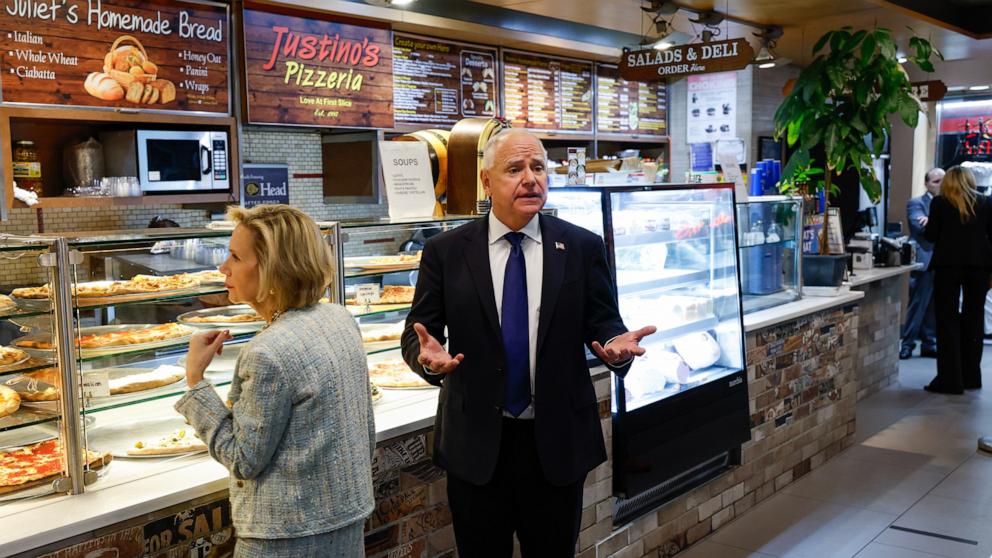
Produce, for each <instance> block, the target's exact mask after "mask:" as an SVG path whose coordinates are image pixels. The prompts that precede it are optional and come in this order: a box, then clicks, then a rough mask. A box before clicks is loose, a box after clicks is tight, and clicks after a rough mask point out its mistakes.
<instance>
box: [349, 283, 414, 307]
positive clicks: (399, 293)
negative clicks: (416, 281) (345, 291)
mask: <svg viewBox="0 0 992 558" xmlns="http://www.w3.org/2000/svg"><path fill="white" fill-rule="evenodd" d="M416 290H417V288H416V287H407V286H404V285H386V286H385V287H383V288H382V292H380V293H379V300H377V301H375V302H370V303H369V304H410V303H412V302H413V293H414V291H416ZM346 304H348V305H351V306H356V305H358V301H356V300H355V299H353V298H349V299H348V300H347V301H346Z"/></svg>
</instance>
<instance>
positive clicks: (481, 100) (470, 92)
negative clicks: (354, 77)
mask: <svg viewBox="0 0 992 558" xmlns="http://www.w3.org/2000/svg"><path fill="white" fill-rule="evenodd" d="M496 101H497V94H496V49H494V48H487V47H479V46H473V45H466V44H461V43H454V42H450V41H439V40H436V39H430V38H425V37H416V36H413V35H403V34H400V33H396V34H394V36H393V114H394V115H395V118H396V123H397V124H400V123H410V124H431V125H437V126H453V125H454V124H455V123H456V122H458V121H459V120H461V119H462V118H467V117H470V116H485V117H492V116H496V114H497V111H498V110H499V107H498V106H497V103H496Z"/></svg>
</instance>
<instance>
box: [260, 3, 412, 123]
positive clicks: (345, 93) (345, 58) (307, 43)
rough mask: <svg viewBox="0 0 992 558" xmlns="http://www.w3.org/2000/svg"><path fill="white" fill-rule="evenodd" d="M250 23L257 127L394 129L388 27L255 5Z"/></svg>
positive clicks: (390, 38) (391, 55)
mask: <svg viewBox="0 0 992 558" xmlns="http://www.w3.org/2000/svg"><path fill="white" fill-rule="evenodd" d="M244 26H245V33H244V37H245V71H246V72H247V87H246V90H247V96H248V119H249V120H250V121H251V122H257V123H264V124H294V125H302V126H339V127H345V128H392V127H393V49H392V43H393V41H392V32H391V31H390V29H389V28H388V27H384V26H377V24H374V23H371V22H353V21H350V20H348V21H345V20H340V21H338V20H332V19H325V16H323V15H317V14H313V13H302V12H299V13H297V12H287V13H270V12H266V11H259V10H255V9H249V8H247V7H246V8H245V11H244Z"/></svg>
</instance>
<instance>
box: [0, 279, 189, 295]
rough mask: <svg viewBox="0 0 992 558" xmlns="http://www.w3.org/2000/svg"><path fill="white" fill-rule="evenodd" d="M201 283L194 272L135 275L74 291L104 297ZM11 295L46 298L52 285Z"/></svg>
mask: <svg viewBox="0 0 992 558" xmlns="http://www.w3.org/2000/svg"><path fill="white" fill-rule="evenodd" d="M197 285H199V281H198V280H197V278H196V277H194V276H193V275H192V274H186V273H180V274H178V275H164V276H161V277H159V276H156V275H135V276H134V277H132V278H131V279H128V280H126V281H92V282H89V283H76V284H74V285H73V286H72V292H73V294H74V295H76V296H77V297H79V298H103V297H109V296H118V295H126V294H145V293H158V292H164V291H174V290H178V289H188V288H192V287H196V286H197ZM10 294H11V296H13V297H16V298H25V299H44V298H48V297H49V296H51V287H50V286H49V284H48V283H45V284H44V285H42V286H40V287H21V288H19V289H14V290H13V291H12V292H11V293H10Z"/></svg>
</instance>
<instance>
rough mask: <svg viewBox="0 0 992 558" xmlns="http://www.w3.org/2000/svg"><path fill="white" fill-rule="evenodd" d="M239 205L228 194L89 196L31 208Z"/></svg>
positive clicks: (55, 200) (44, 200)
mask: <svg viewBox="0 0 992 558" xmlns="http://www.w3.org/2000/svg"><path fill="white" fill-rule="evenodd" d="M225 202H230V203H238V200H236V199H233V198H232V197H231V196H230V194H227V193H221V194H218V193H213V194H194V193H190V194H178V195H166V196H137V197H123V198H117V197H103V196H100V197H87V196H79V197H73V196H59V197H51V198H39V200H38V204H37V205H32V206H30V208H31V209H48V208H55V207H121V206H134V205H172V204H191V203H225ZM27 207H28V206H27V205H26V204H24V203H23V202H21V201H20V200H14V208H15V209H23V208H27Z"/></svg>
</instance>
